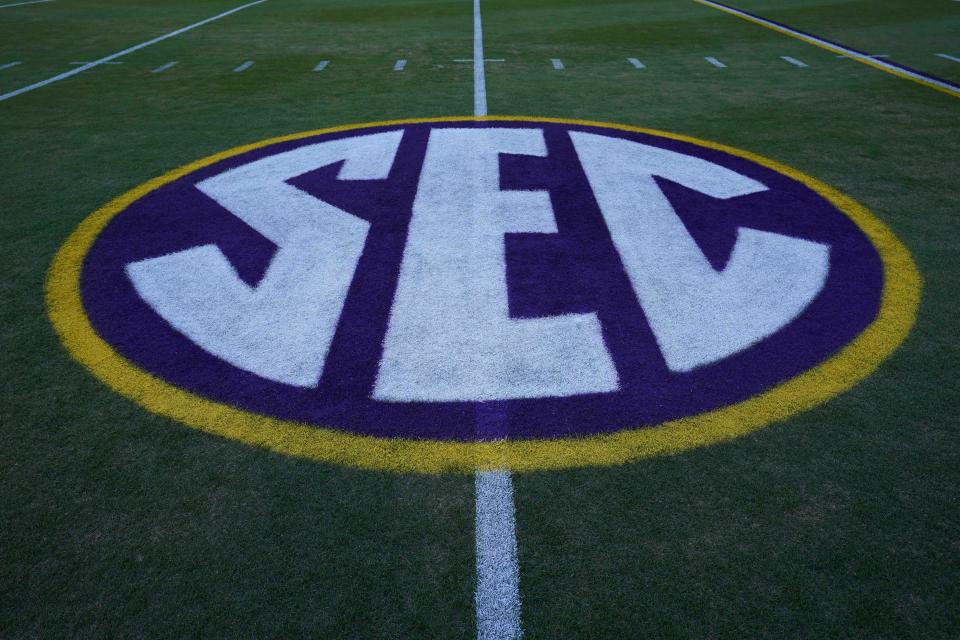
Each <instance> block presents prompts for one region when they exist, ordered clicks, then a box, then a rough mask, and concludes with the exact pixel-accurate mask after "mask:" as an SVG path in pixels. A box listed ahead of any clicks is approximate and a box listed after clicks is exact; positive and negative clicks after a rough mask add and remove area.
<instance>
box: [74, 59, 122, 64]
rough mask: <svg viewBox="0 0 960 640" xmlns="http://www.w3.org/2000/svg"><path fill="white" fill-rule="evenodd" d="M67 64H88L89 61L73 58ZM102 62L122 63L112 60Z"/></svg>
mask: <svg viewBox="0 0 960 640" xmlns="http://www.w3.org/2000/svg"><path fill="white" fill-rule="evenodd" d="M67 64H72V65H78V64H90V62H89V61H88V60H73V61H71V62H68V63H67ZM102 64H123V63H122V62H116V61H113V62H104V63H102Z"/></svg>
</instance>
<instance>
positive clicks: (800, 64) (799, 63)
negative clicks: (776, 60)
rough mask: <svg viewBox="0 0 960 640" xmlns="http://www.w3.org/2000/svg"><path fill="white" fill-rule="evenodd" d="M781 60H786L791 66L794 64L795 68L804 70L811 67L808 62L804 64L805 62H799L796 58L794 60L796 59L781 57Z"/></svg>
mask: <svg viewBox="0 0 960 640" xmlns="http://www.w3.org/2000/svg"><path fill="white" fill-rule="evenodd" d="M780 59H781V60H786V61H787V62H789V63H790V64H792V65H793V66H795V67H801V68H804V67H809V66H810V65H808V64H807V63H806V62H804V61H803V60H797V59H796V58H794V57H792V56H780Z"/></svg>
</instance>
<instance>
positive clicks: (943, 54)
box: [935, 0, 960, 62]
mask: <svg viewBox="0 0 960 640" xmlns="http://www.w3.org/2000/svg"><path fill="white" fill-rule="evenodd" d="M954 1H955V2H960V0H954ZM935 55H936V56H937V57H938V58H943V59H944V60H952V61H953V62H960V58H957V57H955V56H951V55H947V54H946V53H937V54H935Z"/></svg>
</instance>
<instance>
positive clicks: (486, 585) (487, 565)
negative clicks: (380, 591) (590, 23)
mask: <svg viewBox="0 0 960 640" xmlns="http://www.w3.org/2000/svg"><path fill="white" fill-rule="evenodd" d="M485 62H486V61H485V58H484V57H483V20H482V19H481V16H480V0H473V114H474V115H475V116H486V115H487V82H486V74H485V73H484V66H485ZM478 431H479V429H478ZM474 487H475V491H476V546H477V590H476V593H475V594H474V606H475V608H476V615H477V639H478V640H516V639H518V638H520V637H522V636H523V630H522V628H521V626H520V565H519V563H518V561H517V528H516V506H515V505H514V499H513V475H512V474H511V473H510V470H509V469H501V470H497V471H477V472H476V474H475V475H474Z"/></svg>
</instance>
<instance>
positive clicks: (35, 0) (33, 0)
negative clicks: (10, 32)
mask: <svg viewBox="0 0 960 640" xmlns="http://www.w3.org/2000/svg"><path fill="white" fill-rule="evenodd" d="M41 2H53V0H27V1H26V2H14V3H13V4H0V9H6V8H7V7H19V6H21V5H25V4H40V3H41Z"/></svg>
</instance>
